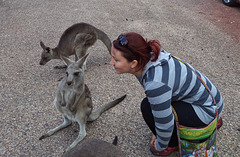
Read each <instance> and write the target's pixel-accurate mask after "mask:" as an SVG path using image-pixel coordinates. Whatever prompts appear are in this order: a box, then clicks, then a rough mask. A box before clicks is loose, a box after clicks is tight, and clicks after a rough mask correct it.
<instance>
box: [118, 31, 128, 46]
mask: <svg viewBox="0 0 240 157" xmlns="http://www.w3.org/2000/svg"><path fill="white" fill-rule="evenodd" d="M118 40H119V43H120V44H121V45H122V46H126V45H127V44H128V41H127V39H126V38H125V37H124V36H123V35H122V34H120V35H119V36H118Z"/></svg>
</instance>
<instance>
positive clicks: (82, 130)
mask: <svg viewBox="0 0 240 157" xmlns="http://www.w3.org/2000/svg"><path fill="white" fill-rule="evenodd" d="M86 119H87V118H86V117H83V116H81V117H79V118H78V120H77V123H78V124H79V134H78V137H77V138H76V139H75V141H73V143H72V144H71V145H70V146H69V147H68V148H67V149H66V151H65V152H67V151H69V150H71V149H72V148H73V147H75V146H76V145H77V144H78V143H79V142H81V141H82V140H83V139H84V137H85V136H86V135H87V133H86Z"/></svg>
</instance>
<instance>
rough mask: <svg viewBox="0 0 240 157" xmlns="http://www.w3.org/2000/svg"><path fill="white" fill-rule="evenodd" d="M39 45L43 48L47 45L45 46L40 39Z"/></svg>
mask: <svg viewBox="0 0 240 157" xmlns="http://www.w3.org/2000/svg"><path fill="white" fill-rule="evenodd" d="M40 46H41V47H42V48H43V49H44V50H45V49H46V48H47V46H45V45H44V43H43V42H42V41H40Z"/></svg>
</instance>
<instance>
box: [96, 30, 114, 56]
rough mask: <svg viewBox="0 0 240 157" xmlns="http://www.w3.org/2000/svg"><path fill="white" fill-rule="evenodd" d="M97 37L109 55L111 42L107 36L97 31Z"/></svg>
mask: <svg viewBox="0 0 240 157" xmlns="http://www.w3.org/2000/svg"><path fill="white" fill-rule="evenodd" d="M97 37H98V39H99V40H101V41H102V42H103V43H104V45H105V46H106V47H107V49H108V51H109V53H110V54H111V48H112V42H111V40H110V39H109V37H108V36H107V34H106V33H104V32H103V31H101V30H99V29H97Z"/></svg>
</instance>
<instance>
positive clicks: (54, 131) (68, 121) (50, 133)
mask: <svg viewBox="0 0 240 157" xmlns="http://www.w3.org/2000/svg"><path fill="white" fill-rule="evenodd" d="M63 118H64V121H63V123H62V124H60V125H59V126H57V127H56V128H54V129H51V130H49V131H48V132H47V133H46V134H44V135H42V136H41V137H40V138H39V140H42V139H44V138H46V137H49V136H51V135H53V134H54V133H56V132H58V131H59V130H61V129H64V128H66V127H68V126H69V125H71V124H72V121H71V120H69V119H68V118H67V117H64V116H63Z"/></svg>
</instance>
